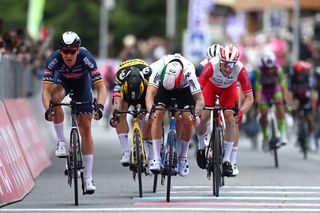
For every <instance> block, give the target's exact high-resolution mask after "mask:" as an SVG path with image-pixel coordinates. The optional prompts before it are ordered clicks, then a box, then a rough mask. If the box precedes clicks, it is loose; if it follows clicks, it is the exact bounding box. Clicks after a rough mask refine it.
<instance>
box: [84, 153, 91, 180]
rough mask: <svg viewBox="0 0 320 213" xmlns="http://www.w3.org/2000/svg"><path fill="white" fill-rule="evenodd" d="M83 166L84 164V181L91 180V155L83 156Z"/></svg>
mask: <svg viewBox="0 0 320 213" xmlns="http://www.w3.org/2000/svg"><path fill="white" fill-rule="evenodd" d="M83 164H84V168H85V169H84V172H83V176H84V179H85V180H86V179H88V178H91V179H92V166H93V155H83Z"/></svg>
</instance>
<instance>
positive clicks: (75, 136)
mask: <svg viewBox="0 0 320 213" xmlns="http://www.w3.org/2000/svg"><path fill="white" fill-rule="evenodd" d="M78 141H79V133H78V131H77V130H76V129H72V130H71V133H70V145H71V147H70V148H71V150H72V151H71V152H72V157H73V159H72V160H73V162H72V163H71V164H70V165H71V166H72V168H71V171H72V175H73V182H74V204H75V205H76V206H78V205H79V198H78V196H79V195H78V165H79V161H78V160H79V159H78V157H79V156H78V152H79V151H80V147H78V143H79V142H78Z"/></svg>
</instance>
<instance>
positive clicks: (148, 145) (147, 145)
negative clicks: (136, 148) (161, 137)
mask: <svg viewBox="0 0 320 213" xmlns="http://www.w3.org/2000/svg"><path fill="white" fill-rule="evenodd" d="M143 146H144V151H145V153H146V157H147V160H150V159H153V147H152V141H151V140H143Z"/></svg>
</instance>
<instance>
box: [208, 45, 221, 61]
mask: <svg viewBox="0 0 320 213" xmlns="http://www.w3.org/2000/svg"><path fill="white" fill-rule="evenodd" d="M221 48H222V46H221V45H220V44H213V45H211V46H210V47H208V49H207V51H206V55H207V59H208V60H210V59H211V58H213V57H216V56H218V55H219V52H220V49H221Z"/></svg>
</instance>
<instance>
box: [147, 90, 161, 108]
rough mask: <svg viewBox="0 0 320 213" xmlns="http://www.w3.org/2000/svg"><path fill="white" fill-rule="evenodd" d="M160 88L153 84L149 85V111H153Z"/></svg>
mask: <svg viewBox="0 0 320 213" xmlns="http://www.w3.org/2000/svg"><path fill="white" fill-rule="evenodd" d="M157 91H158V88H157V87H155V86H153V85H150V84H149V85H148V88H147V94H146V107H147V110H148V112H150V111H151V109H152V106H153V104H154V97H155V96H156V94H157Z"/></svg>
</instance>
